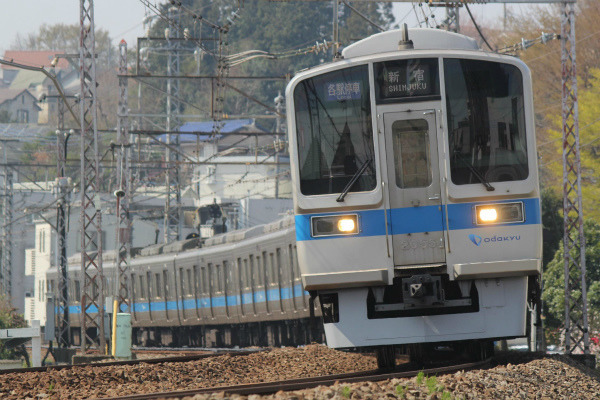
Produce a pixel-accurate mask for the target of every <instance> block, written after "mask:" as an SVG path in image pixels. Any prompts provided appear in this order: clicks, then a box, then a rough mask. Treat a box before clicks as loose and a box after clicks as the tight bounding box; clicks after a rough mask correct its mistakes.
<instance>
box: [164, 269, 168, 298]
mask: <svg viewBox="0 0 600 400" xmlns="http://www.w3.org/2000/svg"><path fill="white" fill-rule="evenodd" d="M163 282H164V288H165V299H168V298H169V274H168V273H167V271H163Z"/></svg>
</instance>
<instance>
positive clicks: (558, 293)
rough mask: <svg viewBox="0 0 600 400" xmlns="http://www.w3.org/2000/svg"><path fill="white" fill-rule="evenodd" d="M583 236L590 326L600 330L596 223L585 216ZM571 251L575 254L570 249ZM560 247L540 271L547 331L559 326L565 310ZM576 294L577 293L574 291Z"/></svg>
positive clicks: (599, 254) (599, 241)
mask: <svg viewBox="0 0 600 400" xmlns="http://www.w3.org/2000/svg"><path fill="white" fill-rule="evenodd" d="M584 232H585V240H586V249H585V250H586V251H585V257H586V267H587V276H586V278H587V288H588V289H587V294H588V313H589V315H588V316H589V324H590V329H591V331H593V332H596V334H597V332H598V331H600V224H598V223H597V222H595V221H592V220H590V219H588V220H587V221H586V222H585V225H584ZM573 255H575V254H574V253H573ZM563 257H564V248H563V244H562V243H560V247H559V249H558V251H557V252H556V254H555V255H554V258H553V259H552V261H551V262H550V263H549V264H548V265H547V267H546V270H545V271H544V291H543V293H542V299H543V301H544V304H545V315H546V327H547V328H549V329H550V331H555V330H556V329H557V328H560V327H561V326H562V324H563V321H564V313H565V291H564V290H565V289H564V288H565V282H564V261H563ZM575 295H577V293H575Z"/></svg>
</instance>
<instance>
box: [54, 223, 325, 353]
mask: <svg viewBox="0 0 600 400" xmlns="http://www.w3.org/2000/svg"><path fill="white" fill-rule="evenodd" d="M295 242H296V241H295V230H294V219H293V217H292V216H288V217H284V218H283V219H281V220H278V221H275V222H273V223H270V224H267V225H260V226H256V227H253V228H250V229H246V230H240V231H233V232H229V233H226V234H222V235H218V236H215V237H213V238H210V239H207V240H206V241H205V242H204V243H201V242H200V241H199V239H190V240H186V241H182V242H175V243H171V244H168V245H158V246H152V247H150V248H146V249H142V251H141V254H139V255H138V256H136V257H134V258H132V260H131V263H130V273H129V293H130V298H131V314H132V324H133V327H134V343H135V344H140V345H171V346H202V347H221V346H251V345H257V346H267V345H276V346H279V345H292V344H295V345H297V344H303V343H310V342H313V341H318V342H321V341H323V332H322V325H321V324H320V321H317V320H316V318H318V317H319V315H320V312H319V311H318V309H317V313H316V315H315V313H314V312H313V310H315V308H314V305H313V300H314V299H310V298H309V297H308V293H307V292H305V291H304V289H303V287H302V283H301V278H300V270H299V267H298V261H297V255H296V243H295ZM200 246H201V247H200ZM80 263H81V261H80V256H79V255H76V256H74V257H71V258H70V259H69V273H70V277H71V278H70V286H69V297H70V299H72V301H71V302H70V304H71V305H70V307H69V313H70V322H71V328H72V333H73V336H74V339H75V340H74V342H75V343H77V342H78V341H79V340H80V335H81V332H80V329H79V328H80V326H81V325H80V315H81V307H80V303H79V301H78V299H80V298H81V290H82V285H81V282H80V265H81V264H80ZM103 270H104V275H105V279H106V287H107V293H111V294H112V293H116V292H115V287H114V283H115V281H116V275H115V254H114V252H113V253H112V254H110V253H107V254H105V256H104V264H103ZM47 277H48V278H47V279H48V281H49V282H50V287H57V285H55V282H56V281H57V279H58V277H57V270H56V268H52V269H50V270H49V271H48V275H47Z"/></svg>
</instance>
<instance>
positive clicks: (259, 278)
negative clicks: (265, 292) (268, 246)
mask: <svg viewBox="0 0 600 400" xmlns="http://www.w3.org/2000/svg"><path fill="white" fill-rule="evenodd" d="M261 259H262V257H261V256H259V255H258V256H256V283H257V285H258V286H262V284H263V282H264V281H265V278H264V268H263V267H262V261H261Z"/></svg>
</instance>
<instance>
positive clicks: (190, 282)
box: [186, 268, 194, 295]
mask: <svg viewBox="0 0 600 400" xmlns="http://www.w3.org/2000/svg"><path fill="white" fill-rule="evenodd" d="M186 273H187V284H188V290H187V294H189V295H191V294H194V286H192V285H193V284H194V281H193V280H192V270H191V269H189V268H188V269H187V270H186Z"/></svg>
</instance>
